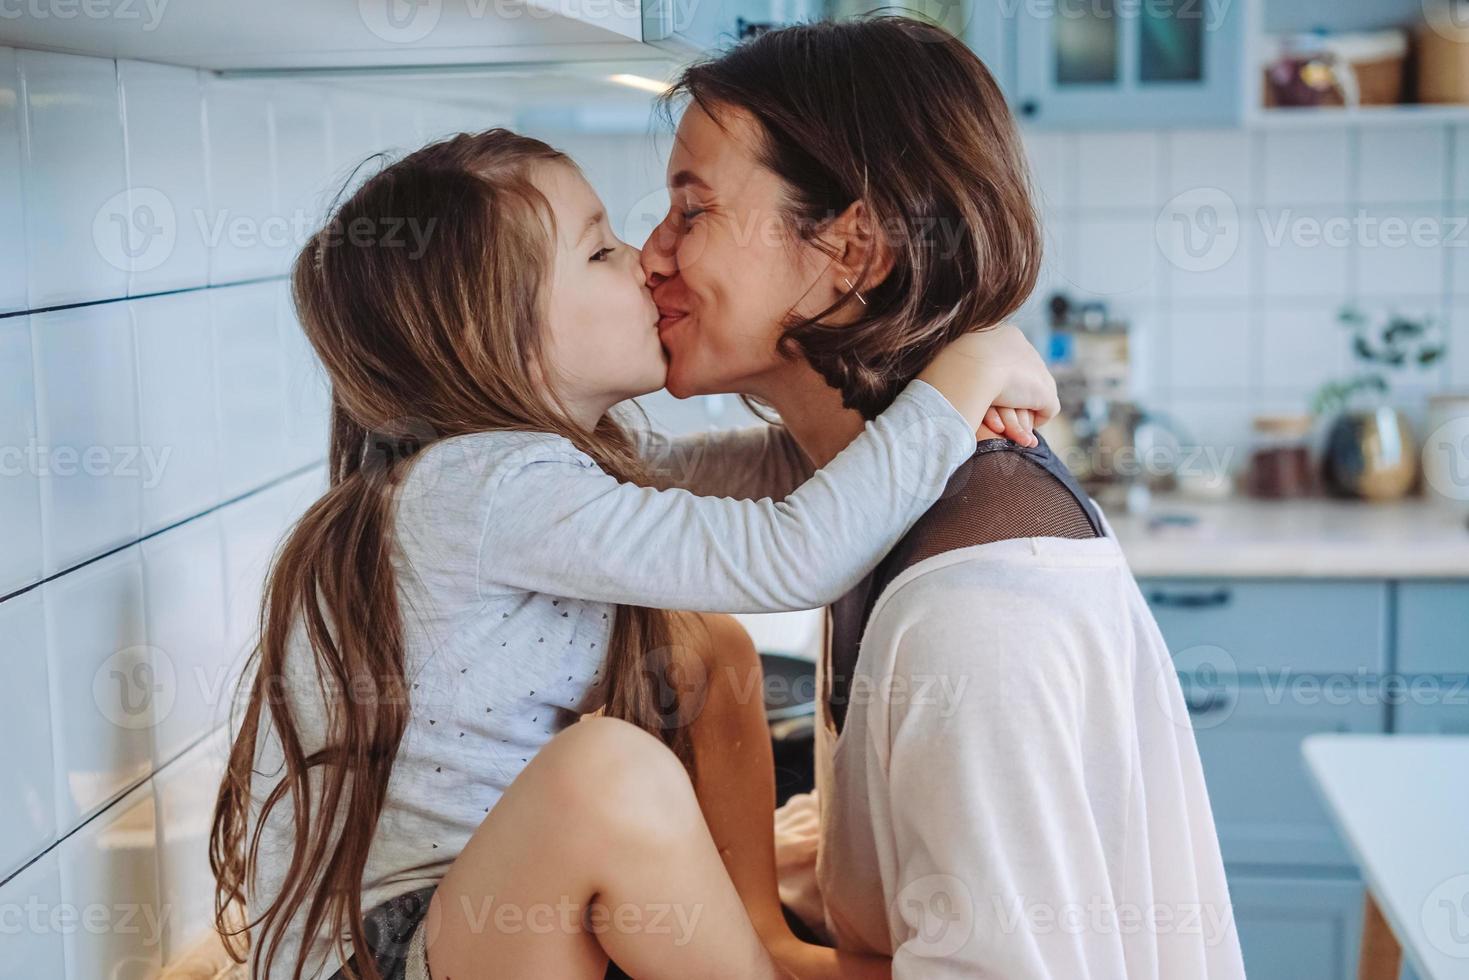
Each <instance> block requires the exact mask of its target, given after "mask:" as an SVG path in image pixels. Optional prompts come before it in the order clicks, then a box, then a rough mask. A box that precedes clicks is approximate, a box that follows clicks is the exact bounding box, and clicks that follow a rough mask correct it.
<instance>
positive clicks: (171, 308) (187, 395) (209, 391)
mask: <svg viewBox="0 0 1469 980" xmlns="http://www.w3.org/2000/svg"><path fill="white" fill-rule="evenodd" d="M128 306H129V308H130V312H131V313H132V317H133V329H134V332H135V335H136V340H137V346H138V355H137V356H138V402H139V416H138V429H139V435H140V441H141V445H142V458H143V462H144V463H145V465H146V467H147V473H146V475H145V478H144V480H143V485H142V491H141V492H142V501H143V531H144V533H151V532H153V531H156V530H158V529H159V528H162V527H166V526H167V525H169V524H174V523H177V522H178V521H181V520H184V519H185V518H187V517H191V516H193V515H194V514H198V513H200V512H201V511H204V510H206V509H208V508H210V507H212V506H214V505H215V504H216V503H218V502H219V499H220V479H219V473H220V444H219V413H218V405H217V397H216V391H215V372H214V331H213V329H212V327H211V321H210V317H211V311H210V308H209V296H208V294H207V293H206V292H203V291H194V292H188V293H177V294H173V295H169V296H150V297H148V298H147V299H141V300H134V301H132V302H131V303H129V304H128Z"/></svg>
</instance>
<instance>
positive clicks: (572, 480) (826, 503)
mask: <svg viewBox="0 0 1469 980" xmlns="http://www.w3.org/2000/svg"><path fill="white" fill-rule="evenodd" d="M996 377H997V375H995V374H992V373H983V372H982V373H971V374H967V375H964V376H963V377H962V379H961V378H958V377H957V376H954V375H948V376H945V377H944V378H943V379H942V383H944V384H946V385H947V386H948V388H947V390H949V391H953V392H956V394H955V395H954V396H953V397H954V401H955V402H957V403H958V405H959V407H958V408H956V405H955V404H954V403H951V401H950V400H949V399H948V398H946V397H945V396H944V395H943V394H941V393H940V392H939V390H938V389H936V388H935V387H933V386H932V385H930V384H928V383H927V382H926V381H923V380H915V381H913V382H911V383H910V384H909V385H908V387H907V388H905V389H904V390H903V392H902V393H901V394H900V395H899V396H898V398H897V399H896V400H895V401H894V403H893V405H892V406H891V407H890V408H889V409H888V410H887V411H886V412H884V413H883V414H882V415H881V416H879V417H878V418H876V419H874V420H873V421H871V422H869V423H867V426H866V428H865V430H864V431H863V432H862V434H861V435H859V436H858V437H857V438H856V439H855V440H853V442H852V443H851V445H849V446H848V447H847V448H846V449H845V450H843V451H842V452H841V453H840V454H838V455H837V457H836V458H835V459H834V460H832V462H831V463H830V464H828V465H827V466H826V467H825V468H823V469H821V470H819V471H818V472H817V473H816V474H815V475H814V476H813V477H812V478H811V479H810V480H808V481H807V482H806V483H804V484H803V485H802V486H800V487H798V488H797V489H796V490H795V491H793V492H792V493H791V494H790V495H789V496H788V497H787V498H786V499H785V500H783V501H780V502H778V503H777V502H774V501H772V500H770V499H768V498H767V499H762V500H731V499H728V498H717V497H697V496H694V495H693V494H691V493H689V492H687V491H684V490H656V489H652V488H647V487H639V486H636V485H634V484H630V483H621V482H619V481H618V480H616V479H614V478H613V477H611V476H609V475H607V474H606V473H605V472H603V471H602V470H601V469H600V468H598V467H597V466H596V464H595V463H594V462H593V461H592V459H591V458H590V457H588V456H586V455H585V454H583V453H581V452H579V451H577V450H576V449H575V448H573V447H572V445H571V443H570V442H568V441H566V440H564V439H561V438H559V437H548V438H546V439H544V440H537V441H535V442H534V443H531V444H528V445H526V446H525V447H524V448H523V449H521V450H519V451H518V452H517V453H516V454H515V456H518V457H519V458H516V459H511V460H509V461H506V462H504V463H502V465H500V466H499V467H497V476H498V479H492V480H491V481H490V485H489V486H487V487H485V488H484V489H483V490H482V491H481V492H483V493H486V494H488V498H487V499H486V500H484V501H483V502H482V507H481V513H483V514H484V528H483V533H482V536H481V539H480V544H479V552H478V555H477V563H478V572H477V582H478V585H479V590H480V595H481V597H488V596H490V595H493V594H497V593H499V594H503V593H505V592H512V591H534V592H544V593H549V594H552V595H562V596H567V597H570V598H577V599H586V600H593V601H602V602H616V603H627V604H632V605H643V606H660V607H665V608H674V609H691V610H701V611H708V612H769V611H776V610H790V609H811V608H815V607H817V606H822V605H825V604H826V603H828V602H831V601H833V600H835V599H836V598H837V597H839V596H840V595H842V594H843V593H845V592H846V591H848V590H849V589H850V588H852V586H854V585H855V584H856V583H857V582H858V581H859V580H860V579H861V577H862V576H863V575H864V574H866V572H867V571H868V570H869V569H870V568H871V567H872V566H873V565H875V564H876V563H877V561H878V560H879V559H880V558H881V557H882V555H884V554H885V553H886V552H887V551H888V550H889V549H890V548H891V547H892V546H893V545H894V544H895V543H896V542H897V540H898V539H899V538H900V537H901V536H902V535H903V534H904V533H905V532H906V531H907V529H908V527H909V526H911V524H912V523H913V522H914V521H915V520H917V519H918V517H919V516H920V515H922V514H923V512H924V511H926V510H927V509H928V508H929V507H930V506H931V505H932V504H933V502H934V501H935V500H937V499H938V497H939V495H940V493H941V492H942V491H943V488H944V485H945V484H946V483H947V481H948V478H949V476H951V475H952V474H953V472H954V470H955V469H957V468H958V466H959V465H960V464H961V463H963V462H964V461H965V460H966V459H968V458H969V457H970V456H971V455H973V453H974V447H975V429H976V428H977V426H978V424H979V419H981V418H982V416H983V414H984V411H985V409H986V408H987V407H988V405H989V404H990V403H991V401H992V400H993V394H994V393H995V392H997V391H998V390H999V389H1000V387H1001V386H1000V384H999V383H997V382H995V381H993V380H991V379H994V378H996ZM961 408H962V409H963V410H962V411H961V410H960V409H961Z"/></svg>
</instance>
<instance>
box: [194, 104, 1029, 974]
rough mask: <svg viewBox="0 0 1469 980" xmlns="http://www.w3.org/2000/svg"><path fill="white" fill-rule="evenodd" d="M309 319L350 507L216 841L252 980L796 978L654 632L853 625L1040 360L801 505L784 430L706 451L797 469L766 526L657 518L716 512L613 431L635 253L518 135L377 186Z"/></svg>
mask: <svg viewBox="0 0 1469 980" xmlns="http://www.w3.org/2000/svg"><path fill="white" fill-rule="evenodd" d="M405 227H406V228H408V229H411V230H412V231H413V232H414V235H413V236H409V235H405V234H403V232H402V229H404V228H405ZM409 241H414V242H416V243H417V242H420V241H421V244H416V245H415V247H414V248H412V249H410V248H408V247H407V243H408V242H409ZM819 273H820V270H819V269H813V275H812V281H813V282H822V281H823V280H822V279H821V277H820V275H819ZM292 285H293V290H294V297H295V302H296V306H297V309H298V311H299V314H300V318H301V321H302V323H303V325H304V329H305V331H306V333H307V335H308V337H309V338H310V341H311V343H312V345H313V347H314V348H315V350H316V352H317V354H318V355H319V356H320V358H321V361H322V363H323V364H324V365H325V367H326V370H327V372H328V374H329V376H330V378H331V382H332V396H333V420H332V437H331V448H330V470H331V485H330V489H329V490H328V491H327V493H326V494H325V495H324V496H323V497H322V498H321V499H320V500H319V501H317V502H316V503H315V504H314V505H313V506H312V507H311V508H310V510H309V511H308V512H307V513H306V515H305V516H304V517H303V518H302V519H301V520H300V522H299V523H298V524H297V525H296V526H295V528H294V529H293V530H292V531H291V533H290V535H289V537H288V538H287V540H286V542H285V544H284V545H283V546H282V549H281V551H280V553H279V554H278V556H277V558H276V561H275V563H274V566H273V569H272V572H271V576H270V580H269V584H268V587H267V592H266V597H265V603H264V610H263V613H262V617H261V636H260V643H259V647H258V649H257V651H256V652H255V654H254V655H253V656H252V661H251V671H250V672H249V674H248V675H247V679H246V681H245V683H246V684H248V685H249V695H248V699H247V700H246V702H245V707H244V711H243V714H242V716H241V718H240V719H239V720H238V733H237V735H236V737H235V741H234V744H233V746H232V749H231V753H230V759H229V766H228V771H227V774H226V777H225V780H224V783H223V786H222V787H221V790H220V794H219V800H218V804H217V806H216V810H215V815H214V826H213V831H212V835H211V841H210V844H211V866H212V868H213V870H214V872H215V874H216V876H217V879H218V891H217V894H216V921H217V925H218V926H219V928H220V930H221V932H222V933H225V934H226V935H227V937H228V938H227V945H229V947H230V951H231V953H232V955H234V956H235V958H236V959H238V960H241V961H243V959H244V951H243V950H242V949H238V948H236V943H235V940H234V937H235V936H239V935H243V936H244V937H245V938H244V940H243V943H242V944H241V945H243V946H244V948H245V949H248V950H249V952H250V961H251V975H252V977H260V976H274V977H290V978H293V980H295V978H304V977H316V976H328V975H331V974H332V973H333V971H337V970H338V969H339V968H341V971H342V972H341V974H340V975H343V976H346V975H352V976H362V977H368V978H372V980H377V978H378V977H379V976H407V977H426V976H429V975H430V972H431V975H432V976H433V977H434V978H436V980H451V978H460V980H468V978H471V977H486V976H493V977H546V976H554V977H600V976H602V974H603V971H604V970H605V969H606V965H607V962H608V957H609V956H610V957H612V958H613V959H615V960H616V961H617V962H618V963H619V964H620V965H622V966H623V967H624V968H625V969H627V970H628V971H629V972H631V973H632V974H634V975H636V976H638V977H640V978H658V977H680V978H682V977H690V976H698V977H711V978H720V977H729V978H741V980H749V978H760V977H774V976H779V975H783V974H782V973H781V971H779V969H778V968H777V967H776V966H775V964H774V963H773V962H772V960H771V958H770V956H769V955H768V953H767V952H766V950H765V948H764V947H763V946H762V945H761V943H760V940H759V938H758V936H757V934H756V932H755V931H754V929H753V928H752V925H751V922H750V920H749V918H748V916H747V915H746V912H745V910H744V908H743V906H742V905H741V902H740V897H739V895H738V894H737V892H736V891H735V889H734V886H733V885H732V884H731V881H730V879H729V876H728V874H727V872H726V871H725V869H724V867H723V866H722V864H721V858H720V854H719V852H718V850H717V848H716V847H715V846H714V845H713V843H712V841H711V839H710V836H709V832H708V829H707V827H706V826H705V824H704V822H703V821H702V820H701V819H700V815H699V811H698V807H697V802H696V800H695V799H694V795H693V792H692V790H691V785H690V779H689V774H688V772H687V767H688V765H689V764H690V763H691V758H692V757H691V753H690V750H689V745H688V738H687V731H686V728H687V724H688V719H687V718H685V717H681V716H680V713H679V710H678V706H677V704H676V703H673V702H671V701H670V699H669V698H668V697H667V695H666V682H667V669H668V668H669V666H670V665H671V663H672V662H673V659H674V643H675V639H676V637H675V635H674V632H673V627H672V620H671V617H670V615H669V614H668V613H665V612H663V611H661V609H669V608H671V609H701V610H711V611H731V612H739V611H749V612H755V611H774V610H785V609H807V608H814V607H818V606H821V605H823V604H825V603H828V602H830V601H832V600H834V599H835V598H836V597H838V596H840V595H841V594H843V593H844V592H845V591H847V590H848V589H849V588H851V586H852V585H853V584H854V583H855V582H856V581H857V580H858V579H859V578H860V577H861V576H862V575H863V574H865V573H866V571H867V570H869V569H870V567H871V566H872V565H873V564H874V563H875V562H876V560H877V559H878V558H879V557H880V556H881V555H882V554H884V553H885V552H886V551H887V550H888V549H889V548H890V547H891V546H892V545H893V543H894V542H895V541H896V540H897V539H898V538H899V536H900V535H901V534H902V533H903V532H904V531H905V530H906V529H907V528H908V527H909V525H910V524H911V523H912V522H913V521H914V520H915V519H916V518H917V517H919V516H920V515H921V514H922V513H923V512H924V511H925V510H926V509H927V508H928V507H929V506H930V505H931V504H932V503H933V502H934V501H935V500H936V499H937V498H938V496H939V495H940V493H941V492H942V489H943V487H944V484H945V481H946V480H947V478H948V477H949V475H950V474H951V473H952V472H953V471H954V470H955V469H956V468H957V467H958V466H959V464H960V463H962V462H963V461H964V460H966V459H968V458H969V457H970V456H971V454H972V453H973V450H974V441H975V433H976V429H977V428H978V427H979V426H980V425H981V424H982V422H983V420H985V419H986V417H987V412H986V410H987V409H988V408H989V406H990V405H991V404H994V403H1000V404H1005V405H1011V406H1032V407H1034V408H1035V409H1037V410H1038V411H1037V414H1038V415H1039V416H1040V417H1041V418H1042V419H1043V418H1044V417H1045V415H1047V414H1049V412H1050V411H1053V410H1054V407H1055V406H1054V387H1053V385H1052V384H1051V382H1050V379H1049V377H1048V376H1047V375H1046V373H1045V371H1044V368H1043V366H1041V365H1040V362H1039V359H1038V358H1037V357H1036V356H1035V354H1034V352H1033V351H1032V350H1031V349H1030V347H1029V346H1028V345H1027V344H1026V343H1025V341H1024V339H1023V338H1021V337H1019V336H1018V334H1017V333H1016V332H1015V331H1013V329H1011V328H1002V329H1000V330H996V331H989V332H987V333H986V334H981V335H973V336H971V337H970V338H966V340H965V341H963V342H962V344H963V345H964V346H963V347H962V348H961V347H960V346H959V345H956V346H955V347H953V348H950V349H949V350H948V351H946V352H945V353H944V354H943V355H941V356H940V358H939V359H938V360H937V361H936V362H935V363H934V365H933V366H932V367H930V368H929V369H928V370H926V371H925V372H924V373H923V374H922V375H921V376H920V380H917V381H914V382H912V383H911V384H910V385H909V386H908V388H907V389H906V390H905V391H904V392H903V393H902V394H901V395H900V396H899V398H898V399H897V401H896V402H894V404H893V406H892V407H891V408H890V409H889V410H888V411H887V412H885V413H883V415H882V416H881V417H879V418H878V419H876V420H874V421H873V422H871V423H869V424H868V426H867V428H866V431H865V432H864V433H863V434H862V435H861V436H860V437H859V438H858V439H857V440H856V441H854V442H853V443H852V445H851V446H850V447H849V448H848V449H847V450H846V451H844V452H843V453H842V454H841V455H840V456H838V457H837V458H836V459H835V460H834V461H833V462H832V463H831V464H830V465H828V466H827V467H825V468H824V469H822V470H821V471H819V472H817V473H816V474H815V475H814V476H812V477H811V479H809V480H808V481H807V482H805V483H803V484H801V485H800V486H795V479H794V476H795V475H796V474H800V475H802V476H804V475H806V474H805V472H804V467H803V466H802V464H801V463H800V461H799V460H798V458H797V455H796V451H795V449H794V445H793V443H791V442H790V441H789V438H788V437H786V436H784V435H783V433H782V431H781V430H780V429H778V428H773V427H767V428H766V429H764V430H763V434H761V435H752V434H751V433H742V434H740V435H739V436H738V437H730V438H728V439H723V440H718V441H717V444H716V448H715V451H716V452H719V451H724V450H727V451H728V453H731V454H735V456H734V463H735V464H736V465H738V463H739V462H740V461H741V460H748V461H749V465H750V466H752V467H753V466H754V465H755V461H756V460H757V459H761V458H763V457H765V456H766V455H767V454H770V453H778V454H785V455H784V458H785V459H788V460H789V461H790V470H791V473H792V474H793V479H792V481H791V482H792V490H791V492H790V494H789V495H788V496H787V497H786V498H785V499H784V500H783V501H781V502H779V503H777V502H774V501H772V500H770V499H768V498H767V499H762V500H758V501H755V500H740V499H730V498H725V497H713V496H708V497H701V496H695V495H693V494H692V493H690V492H688V491H687V490H685V489H676V488H669V489H660V488H659V487H660V486H662V485H665V484H667V485H670V486H671V485H672V484H679V485H682V486H698V485H699V482H700V465H699V463H698V458H697V454H690V453H688V452H686V451H685V450H687V448H688V446H687V444H686V445H684V446H683V447H682V448H680V447H679V446H678V445H677V444H674V445H672V446H670V445H668V444H666V443H665V444H661V448H659V449H658V450H657V451H656V452H655V451H654V445H655V444H654V443H653V442H651V441H648V442H646V443H644V444H643V445H642V448H644V449H646V450H648V451H649V452H652V453H653V455H654V457H655V458H653V459H651V460H644V459H640V458H639V455H638V450H639V448H640V445H639V443H638V442H636V441H635V437H634V436H632V435H630V434H629V433H628V432H627V431H625V430H624V429H623V428H622V427H621V426H619V424H618V423H617V421H615V420H614V418H613V416H612V415H611V414H609V410H610V409H611V408H612V407H613V406H614V405H617V404H618V403H620V402H622V401H624V400H625V399H628V398H630V397H633V396H636V395H641V394H645V393H647V392H649V391H653V390H656V389H657V388H659V387H661V386H662V384H663V381H664V372H665V366H666V365H665V362H664V358H663V352H662V348H661V346H660V344H659V339H658V334H657V330H656V321H657V311H656V308H655V307H654V304H653V302H652V299H651V297H650V294H649V292H648V289H647V288H646V284H645V282H644V277H643V273H642V271H641V268H640V266H639V262H638V252H637V250H636V249H633V248H631V247H629V246H626V245H624V244H622V243H620V242H618V241H617V239H616V238H615V237H614V236H613V235H612V232H611V229H610V226H609V225H608V222H607V219H606V216H605V214H604V213H603V210H602V208H601V205H600V204H599V202H598V200H597V197H596V195H595V194H594V193H593V191H592V190H591V188H590V186H589V185H588V184H587V183H586V181H585V180H584V179H583V178H582V177H581V175H580V173H579V172H578V171H577V170H576V168H575V167H574V165H573V164H572V163H571V162H570V161H569V160H568V159H567V158H566V157H564V156H563V155H562V154H560V153H558V152H556V151H554V150H552V149H551V148H550V147H548V146H546V145H545V144H544V143H541V142H539V141H536V140H532V139H528V138H525V137H521V136H517V135H515V134H513V133H510V132H507V131H505V130H491V131H489V132H485V133H480V134H477V135H459V136H456V137H453V138H452V139H449V140H446V141H444V142H441V143H437V144H434V145H431V146H428V147H426V148H424V149H422V150H419V151H417V152H415V153H413V154H411V155H409V156H407V157H406V158H404V159H402V160H401V161H399V162H397V163H395V164H393V165H391V166H389V167H387V168H386V169H384V170H383V171H382V172H381V173H379V174H377V175H376V176H374V177H372V178H371V179H369V180H368V181H366V183H364V184H363V185H362V187H361V188H360V189H358V190H357V191H356V192H355V193H354V194H353V195H352V196H351V197H350V198H349V199H348V200H347V201H346V202H345V203H343V204H342V205H341V206H340V208H339V209H338V210H337V212H336V214H335V216H334V217H333V220H332V221H331V222H330V223H329V224H328V226H327V227H326V228H325V229H323V230H322V231H320V232H318V233H317V234H316V235H315V236H314V237H313V238H312V239H311V241H310V242H308V243H307V245H306V247H305V248H304V249H303V251H302V253H301V255H300V256H299V257H298V258H297V260H296V263H295V266H294V269H293V271H292ZM821 288H825V286H822V287H821ZM838 288H839V287H838ZM829 299H830V297H828V296H825V295H822V296H814V297H813V301H815V302H818V303H822V304H824V303H825V302H827V301H828V300H829ZM976 355H978V357H976ZM988 418H990V419H992V420H993V419H994V418H995V416H994V414H993V413H989V414H988ZM1009 418H1014V417H1013V416H1009ZM997 424H1003V423H997ZM1008 434H1010V435H1011V436H1012V437H1014V438H1017V439H1024V440H1027V441H1028V440H1030V439H1031V438H1032V437H1031V435H1030V433H1029V430H1028V425H1027V419H1026V418H1024V417H1022V418H1021V419H1020V421H1019V424H1018V425H1016V426H1013V427H1010V429H1009V432H1008ZM691 461H692V462H691ZM675 462H678V463H681V464H683V465H686V466H687V467H688V471H687V472H685V473H683V474H682V475H681V476H678V475H670V473H669V470H670V468H671V467H672V466H673V465H674V464H675ZM764 465H768V463H767V464H764ZM722 466H723V469H724V471H731V458H730V457H729V456H728V455H726V456H725V457H724V459H723V460H722ZM653 470H658V471H659V472H660V477H659V480H658V481H657V482H658V483H659V486H654V485H653V484H654V483H655V479H654V476H653V474H652V472H651V471H653ZM732 482H737V481H732ZM737 489H738V488H737V487H736V488H728V489H726V490H725V492H731V491H737ZM660 607H661V608H660ZM599 709H600V710H601V711H602V712H603V714H605V715H606V717H601V718H592V719H588V720H586V721H585V722H583V723H581V724H572V722H574V721H577V720H578V719H579V718H581V717H582V716H583V715H587V714H590V713H593V712H596V711H598V710H599ZM670 749H672V751H670ZM681 763H682V764H681ZM430 895H432V896H433V902H432V905H431V906H428V904H427V903H428V898H429V896H430ZM246 905H248V918H247V920H246V921H245V922H241V921H240V919H239V917H238V916H239V913H240V912H241V911H243V908H242V907H243V906H246ZM426 907H427V914H426V916H425V908H426ZM364 909H367V910H370V911H369V914H368V915H367V921H366V922H365V923H364ZM627 909H632V910H634V912H636V913H637V915H636V918H637V920H638V921H636V922H629V921H627V920H628V916H627V915H626V914H622V915H621V917H620V918H619V916H618V915H617V914H614V913H622V912H624V911H625V910H627ZM660 910H661V911H660ZM599 920H600V921H599ZM655 920H657V921H655ZM250 926H258V927H259V937H258V939H259V941H258V942H255V943H251V942H250V928H249V927H250ZM410 940H411V941H410ZM349 957H350V959H349ZM343 964H345V966H344V965H343ZM430 964H431V971H430Z"/></svg>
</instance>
